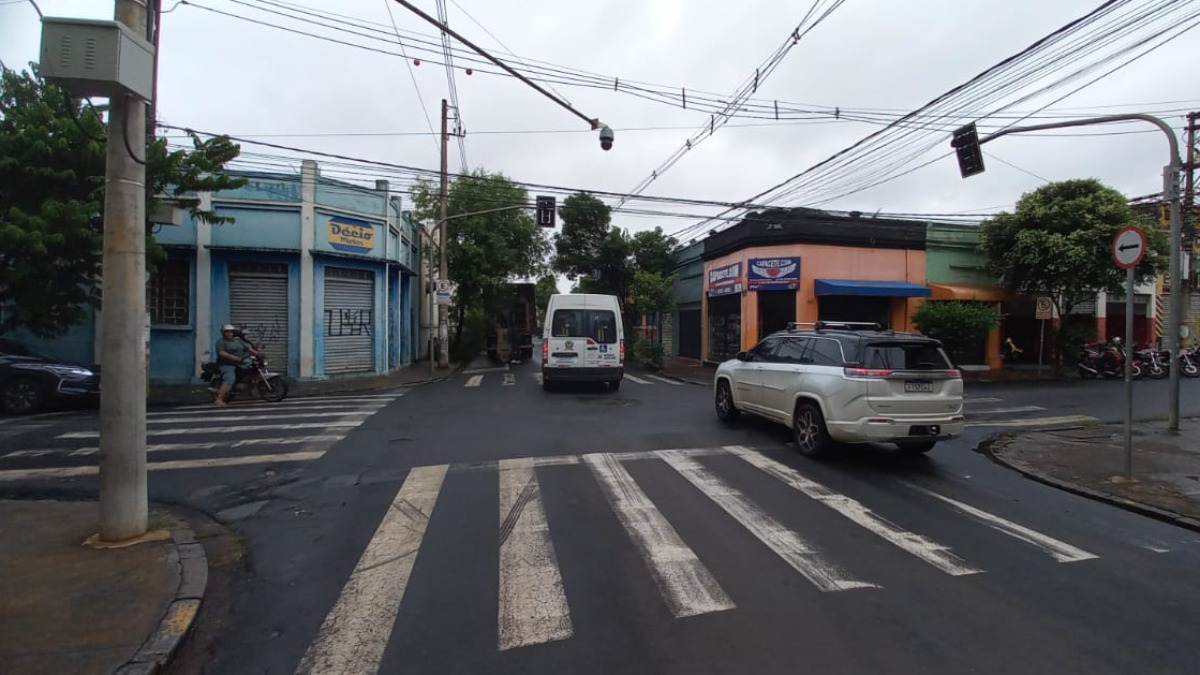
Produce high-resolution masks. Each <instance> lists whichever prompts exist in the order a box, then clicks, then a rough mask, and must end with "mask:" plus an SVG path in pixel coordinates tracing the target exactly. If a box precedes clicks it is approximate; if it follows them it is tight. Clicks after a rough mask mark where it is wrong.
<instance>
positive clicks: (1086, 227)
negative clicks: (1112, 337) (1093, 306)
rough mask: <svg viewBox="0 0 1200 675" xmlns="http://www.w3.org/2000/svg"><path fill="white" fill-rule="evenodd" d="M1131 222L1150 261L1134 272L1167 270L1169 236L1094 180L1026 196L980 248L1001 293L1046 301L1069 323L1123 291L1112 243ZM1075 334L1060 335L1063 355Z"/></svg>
mask: <svg viewBox="0 0 1200 675" xmlns="http://www.w3.org/2000/svg"><path fill="white" fill-rule="evenodd" d="M1132 224H1140V225H1142V226H1143V229H1144V231H1145V232H1146V237H1147V251H1146V257H1145V259H1144V260H1143V261H1142V263H1141V265H1139V266H1138V268H1137V270H1136V272H1137V278H1138V279H1139V280H1146V279H1148V278H1150V277H1151V276H1152V275H1154V273H1155V272H1156V271H1157V270H1158V269H1160V268H1161V267H1162V266H1163V261H1164V260H1165V257H1164V256H1165V254H1166V252H1167V250H1168V248H1167V236H1166V234H1165V233H1164V232H1163V231H1162V229H1160V228H1159V227H1158V226H1157V225H1155V224H1154V223H1153V222H1150V221H1149V220H1147V219H1144V218H1142V217H1139V216H1138V215H1137V214H1136V213H1135V212H1134V211H1133V209H1131V208H1130V207H1129V203H1128V200H1127V199H1126V198H1125V196H1124V195H1122V194H1121V193H1120V192H1118V191H1116V190H1114V189H1112V188H1109V187H1107V186H1105V185H1103V184H1102V183H1100V182H1099V181H1098V180H1095V179H1079V180H1066V181H1059V182H1057V183H1050V184H1048V185H1043V186H1042V187H1040V188H1038V189H1037V190H1034V191H1033V192H1029V193H1026V194H1024V195H1022V196H1021V199H1020V201H1019V202H1017V207H1016V209H1015V210H1014V212H1013V213H1008V212H1003V213H1000V214H999V215H997V216H996V217H995V218H993V219H992V220H990V221H988V222H986V223H984V224H983V231H982V241H981V248H982V250H983V253H984V254H985V255H986V256H987V261H988V269H989V270H990V272H991V273H992V274H994V275H995V276H996V277H997V278H998V279H999V280H1000V284H1001V286H1002V287H1003V288H1005V289H1006V290H1008V291H1011V292H1013V293H1019V294H1025V295H1046V296H1049V297H1050V298H1051V299H1052V301H1053V302H1054V303H1055V305H1056V306H1057V309H1058V313H1059V316H1064V317H1066V316H1070V315H1071V310H1072V309H1073V308H1075V307H1076V306H1077V305H1078V304H1079V303H1081V302H1085V301H1087V300H1090V299H1091V298H1093V297H1094V296H1095V294H1096V293H1097V292H1099V291H1108V292H1111V293H1118V294H1123V293H1124V283H1125V272H1124V270H1120V269H1118V268H1117V266H1116V265H1114V264H1113V262H1112V258H1111V251H1112V240H1113V237H1114V236H1115V235H1116V233H1117V231H1118V230H1120V229H1121V228H1122V227H1124V226H1126V225H1132ZM1070 335H1071V333H1070V332H1069V331H1059V332H1058V333H1057V334H1056V336H1055V346H1056V347H1057V349H1058V352H1059V354H1060V355H1061V354H1064V353H1067V352H1068V351H1069V349H1070V347H1071V345H1068V344H1066V340H1067V339H1068V338H1069V337H1070Z"/></svg>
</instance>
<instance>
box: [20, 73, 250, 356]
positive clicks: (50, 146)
mask: <svg viewBox="0 0 1200 675" xmlns="http://www.w3.org/2000/svg"><path fill="white" fill-rule="evenodd" d="M106 147H107V143H106V140H105V125H104V122H103V119H102V118H101V111H100V110H97V109H96V108H93V107H91V106H90V105H85V104H84V103H83V102H82V101H80V100H79V99H76V98H73V97H71V96H70V95H69V94H67V93H66V92H64V91H63V90H62V89H60V88H59V87H56V86H54V85H52V84H48V83H46V82H45V81H44V80H42V79H41V77H40V76H39V75H38V72H37V66H36V65H31V67H30V70H29V71H23V72H19V73H18V72H17V71H14V70H10V69H8V68H4V67H3V66H0V335H3V334H4V333H7V332H9V331H11V330H14V329H16V328H18V327H21V328H25V329H26V330H29V331H30V332H32V333H34V334H37V335H41V336H46V337H49V336H53V335H56V334H59V333H61V332H63V331H65V330H66V329H68V328H70V327H71V326H73V325H75V324H77V323H79V322H81V321H82V320H83V319H84V318H85V317H86V316H87V312H88V308H89V307H91V306H97V305H98V304H99V302H100V290H99V287H98V286H97V285H96V283H95V282H96V280H97V279H99V277H100V273H101V269H100V263H101V255H102V251H103V220H102V213H103V209H104V172H105V152H106ZM238 152H239V148H238V146H237V145H235V144H233V143H232V142H230V140H229V139H228V138H227V137H221V138H213V139H210V140H209V141H204V142H200V141H198V140H197V145H196V149H195V150H193V151H183V150H175V151H168V149H167V143H166V141H165V140H164V139H159V140H157V141H155V142H154V143H152V144H150V146H149V147H148V148H147V152H146V161H147V166H146V175H147V183H148V185H149V189H148V190H147V202H148V204H147V212H149V211H150V210H152V209H153V207H154V204H155V203H156V201H157V199H158V196H159V195H166V196H168V197H170V198H172V199H173V200H175V201H176V202H178V203H180V204H181V206H183V207H184V208H187V209H189V210H190V211H191V212H192V215H193V216H194V217H195V218H197V219H198V220H203V221H206V222H213V223H220V222H230V219H227V218H219V217H217V216H216V214H214V213H211V212H208V211H202V210H200V208H199V206H200V205H199V200H198V199H196V198H195V197H194V195H193V193H194V192H196V191H199V190H214V191H215V190H221V189H228V188H231V187H236V186H238V185H240V184H242V182H243V181H240V180H239V179H234V178H231V177H229V176H227V175H225V174H224V173H223V169H224V166H225V164H226V163H227V162H229V161H230V160H232V159H234V158H236V157H237V155H238ZM147 236H148V241H147V263H148V264H153V263H154V262H155V261H157V260H159V259H161V258H162V257H163V255H162V249H161V248H160V247H158V246H157V245H156V244H155V243H154V241H153V238H152V237H150V236H149V235H147Z"/></svg>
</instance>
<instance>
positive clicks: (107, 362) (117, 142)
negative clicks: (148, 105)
mask: <svg viewBox="0 0 1200 675" xmlns="http://www.w3.org/2000/svg"><path fill="white" fill-rule="evenodd" d="M146 9H147V8H146V0H117V5H116V20H117V21H118V22H119V23H122V24H125V25H126V26H128V27H129V28H131V29H132V30H133V31H134V32H136V33H137V34H138V35H145V34H146ZM144 106H145V104H144V103H143V102H142V101H141V100H139V99H137V98H134V97H132V96H114V97H113V98H112V99H111V101H110V108H109V117H108V144H107V157H106V164H105V177H104V257H103V265H104V267H103V289H102V293H103V299H104V326H103V334H102V335H101V338H100V363H101V364H102V365H103V368H104V394H103V395H102V396H101V397H100V539H101V540H103V541H120V540H123V539H130V538H133V537H137V536H140V535H142V534H145V532H146V519H147V505H146V344H145V336H144V334H143V333H144V326H145V321H146V167H145V165H144V164H143V163H142V162H144V160H145V156H146V110H145V107H144Z"/></svg>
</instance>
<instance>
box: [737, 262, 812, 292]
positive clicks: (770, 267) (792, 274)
mask: <svg viewBox="0 0 1200 675" xmlns="http://www.w3.org/2000/svg"><path fill="white" fill-rule="evenodd" d="M746 287H747V288H748V289H750V290H752V291H794V290H796V289H797V288H800V258H799V257H792V258H751V259H750V278H749V279H747V280H746Z"/></svg>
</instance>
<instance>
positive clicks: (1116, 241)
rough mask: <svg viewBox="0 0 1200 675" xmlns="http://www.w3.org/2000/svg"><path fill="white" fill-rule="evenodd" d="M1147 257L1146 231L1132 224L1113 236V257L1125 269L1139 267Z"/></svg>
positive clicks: (1118, 265)
mask: <svg viewBox="0 0 1200 675" xmlns="http://www.w3.org/2000/svg"><path fill="white" fill-rule="evenodd" d="M1144 257H1146V233H1144V232H1142V230H1141V228H1138V227H1135V226H1133V225H1130V226H1129V227H1126V228H1122V229H1121V231H1120V232H1118V233H1117V236H1116V237H1113V248H1112V258H1113V262H1115V263H1117V267H1120V268H1121V269H1123V270H1127V269H1132V268H1134V267H1137V266H1138V265H1139V264H1140V263H1141V262H1142V258H1144Z"/></svg>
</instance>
